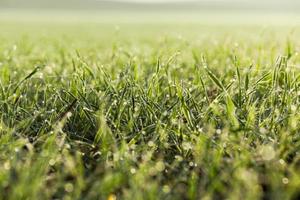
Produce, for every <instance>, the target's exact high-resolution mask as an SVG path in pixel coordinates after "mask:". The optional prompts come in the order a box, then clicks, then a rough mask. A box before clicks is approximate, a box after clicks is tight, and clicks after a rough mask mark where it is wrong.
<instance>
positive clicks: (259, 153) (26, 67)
mask: <svg viewBox="0 0 300 200" xmlns="http://www.w3.org/2000/svg"><path fill="white" fill-rule="evenodd" d="M252 33H253V34H254V32H252ZM52 34H53V33H52ZM253 34H249V33H248V35H247V36H246V37H244V38H243V37H241V38H237V39H235V38H231V37H226V38H225V39H224V36H223V35H222V34H221V35H213V36H206V38H214V40H215V41H216V42H215V43H214V45H211V44H210V43H207V42H205V41H206V40H204V39H203V38H202V39H201V40H198V41H197V42H194V39H193V37H189V36H187V37H186V39H185V40H182V39H178V38H174V37H173V36H171V35H170V36H167V39H166V38H164V39H163V40H161V41H157V40H156V39H153V38H152V39H150V38H149V36H148V35H140V37H138V38H136V39H137V41H130V40H129V39H128V38H127V39H126V38H122V37H121V38H119V36H116V35H115V36H111V37H108V36H107V37H108V38H110V40H109V41H107V43H105V44H102V41H99V40H94V41H96V42H95V44H91V43H88V41H90V40H91V39H92V38H93V36H91V35H89V34H87V33H86V34H83V35H81V36H70V37H68V39H67V40H65V38H63V37H62V36H60V34H58V35H57V34H53V35H51V33H48V35H47V38H46V39H47V45H43V44H44V43H45V42H44V41H45V38H44V39H43V37H44V36H40V39H37V38H35V39H33V38H30V37H29V38H21V39H18V38H16V37H15V36H14V37H5V38H6V40H3V41H2V42H3V44H2V45H1V53H0V62H1V65H0V149H1V150H0V160H1V162H0V198H1V199H115V198H117V199H199V198H205V199H227V198H228V199H261V198H264V199H297V198H299V195H300V193H299V188H300V167H299V164H300V162H299V161H300V156H299V148H300V137H299V130H300V126H299V120H300V114H299V111H298V110H299V106H300V101H299V94H300V91H299V86H300V78H299V77H300V73H299V68H298V65H299V57H298V56H297V54H296V53H295V52H296V49H295V48H294V47H296V46H297V41H296V40H293V38H292V37H289V40H288V42H287V43H285V42H281V41H280V42H279V44H278V46H276V45H277V43H276V42H270V41H272V40H276V36H273V37H274V38H267V37H263V39H261V40H258V39H257V38H255V37H251V35H253ZM284 35H285V34H282V35H281V36H284ZM82 36H83V37H82ZM85 36H86V37H87V38H84V37H85ZM38 38H39V37H38ZM78 39H80V40H81V42H79V43H76V44H75V46H76V48H73V47H69V46H68V45H69V44H70V43H69V42H68V41H74V42H75V41H77V40H78ZM12 43H14V45H15V46H13V45H12ZM58 43H59V45H58ZM112 43H114V45H113V47H111V44H112ZM237 43H239V44H240V45H238V44H237ZM233 44H235V45H233ZM292 44H294V45H292ZM273 46H276V50H274V48H273ZM16 47H17V48H16ZM138 48H140V49H138ZM58 49H59V50H58ZM76 49H77V50H76ZM277 51H278V52H277Z"/></svg>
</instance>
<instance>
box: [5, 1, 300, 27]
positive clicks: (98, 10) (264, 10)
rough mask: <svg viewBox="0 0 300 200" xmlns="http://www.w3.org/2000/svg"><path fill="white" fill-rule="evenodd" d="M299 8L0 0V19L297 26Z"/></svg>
mask: <svg viewBox="0 0 300 200" xmlns="http://www.w3.org/2000/svg"><path fill="white" fill-rule="evenodd" d="M299 11H300V1H298V0H0V19H11V20H13V19H14V20H23V21H24V20H29V19H30V20H35V21H38V20H48V21H89V22H92V21H95V22H112V21H114V22H142V23H143V22H155V23H159V22H164V21H166V22H170V21H174V22H179V21H183V22H185V23H192V22H201V21H202V22H206V21H208V20H209V21H210V23H218V22H220V23H224V22H227V23H242V24H244V23H255V24H263V23H265V24H287V23H288V24H294V25H298V23H300V20H299V19H300V18H299V16H298V13H299ZM20 16H21V17H20Z"/></svg>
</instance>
